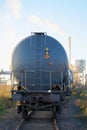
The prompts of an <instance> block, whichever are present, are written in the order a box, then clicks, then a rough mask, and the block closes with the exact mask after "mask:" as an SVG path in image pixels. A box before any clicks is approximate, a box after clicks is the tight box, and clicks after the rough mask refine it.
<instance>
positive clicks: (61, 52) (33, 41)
mask: <svg viewBox="0 0 87 130" xmlns="http://www.w3.org/2000/svg"><path fill="white" fill-rule="evenodd" d="M11 69H12V71H14V77H15V79H16V80H17V81H18V82H22V84H23V86H26V87H27V89H28V90H49V89H50V88H51V87H52V85H53V84H54V83H55V82H56V83H57V84H61V83H63V82H65V81H63V79H64V78H65V77H66V76H67V73H68V69H69V65H68V58H67V54H66V52H65V49H64V48H63V46H62V45H61V44H60V43H59V41H57V40H56V39H54V38H52V37H51V36H48V35H47V34H46V33H32V35H31V36H29V37H27V38H25V39H23V40H22V41H21V42H20V43H19V44H18V45H17V46H16V47H15V49H14V51H13V55H12V61H11ZM66 80H67V78H66Z"/></svg>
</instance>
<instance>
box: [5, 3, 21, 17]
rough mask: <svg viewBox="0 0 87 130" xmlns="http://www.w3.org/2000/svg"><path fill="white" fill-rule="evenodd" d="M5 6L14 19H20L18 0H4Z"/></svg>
mask: <svg viewBox="0 0 87 130" xmlns="http://www.w3.org/2000/svg"><path fill="white" fill-rule="evenodd" d="M6 6H7V8H8V9H9V11H10V13H11V14H12V15H14V16H15V18H20V17H21V2H20V0H6Z"/></svg>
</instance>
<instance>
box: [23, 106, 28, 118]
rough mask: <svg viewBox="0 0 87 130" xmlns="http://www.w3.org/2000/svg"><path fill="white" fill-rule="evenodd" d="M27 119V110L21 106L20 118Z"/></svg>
mask: <svg viewBox="0 0 87 130" xmlns="http://www.w3.org/2000/svg"><path fill="white" fill-rule="evenodd" d="M27 117H28V110H27V108H26V107H25V106H22V118H23V119H27Z"/></svg>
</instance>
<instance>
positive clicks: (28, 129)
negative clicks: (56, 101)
mask: <svg viewBox="0 0 87 130" xmlns="http://www.w3.org/2000/svg"><path fill="white" fill-rule="evenodd" d="M16 130H59V128H58V125H57V123H56V116H54V114H53V112H52V111H37V112H34V113H33V114H31V115H29V117H28V118H27V119H26V120H24V119H22V121H21V122H20V123H19V124H18V126H17V128H16Z"/></svg>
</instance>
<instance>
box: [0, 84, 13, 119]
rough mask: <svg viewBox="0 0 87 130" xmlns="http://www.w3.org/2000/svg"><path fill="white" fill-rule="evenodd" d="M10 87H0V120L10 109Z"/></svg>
mask: <svg viewBox="0 0 87 130" xmlns="http://www.w3.org/2000/svg"><path fill="white" fill-rule="evenodd" d="M10 90H11V86H9V85H0V119H1V117H2V116H3V115H5V114H6V113H7V111H8V108H10V107H11V100H10V99H11V92H10Z"/></svg>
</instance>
